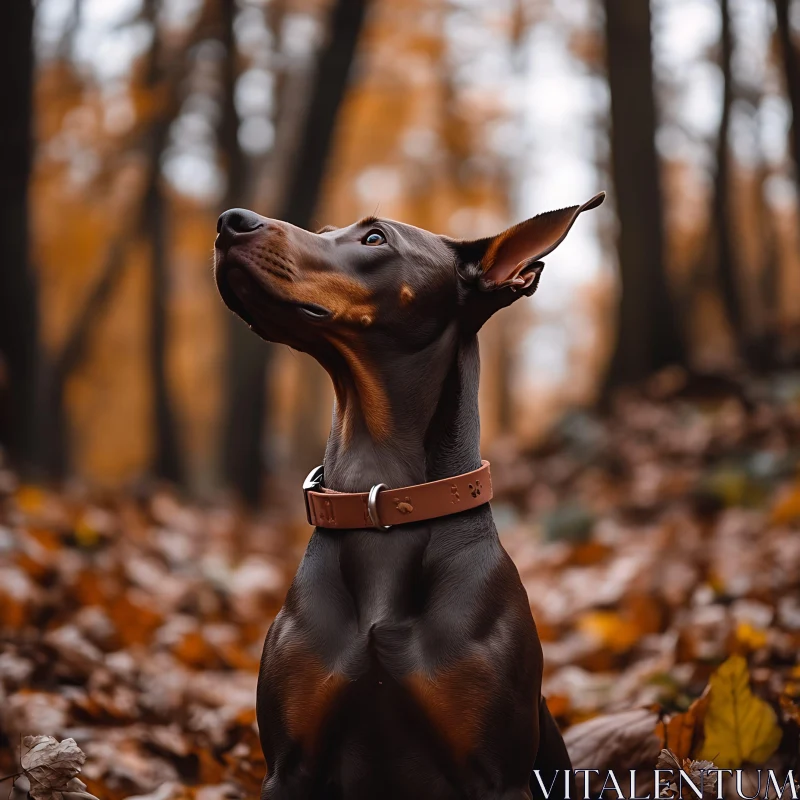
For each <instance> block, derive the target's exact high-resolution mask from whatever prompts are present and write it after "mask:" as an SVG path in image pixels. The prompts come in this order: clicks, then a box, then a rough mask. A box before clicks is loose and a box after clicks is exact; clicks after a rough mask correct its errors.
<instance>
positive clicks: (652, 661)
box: [0, 375, 800, 800]
mask: <svg viewBox="0 0 800 800" xmlns="http://www.w3.org/2000/svg"><path fill="white" fill-rule="evenodd" d="M488 456H489V457H490V458H491V459H492V463H493V475H494V483H495V487H496V500H495V503H494V508H495V517H496V519H497V521H498V526H499V528H500V530H501V538H502V540H503V543H504V545H505V546H506V548H507V549H508V551H509V553H510V554H511V555H512V557H513V558H514V560H515V562H516V564H517V566H518V568H519V570H520V574H521V576H522V580H523V582H524V585H525V587H526V589H527V591H528V594H529V597H530V600H531V607H532V609H533V612H534V617H535V619H536V622H537V626H538V629H539V633H540V637H541V639H542V642H543V647H544V652H545V663H546V673H545V682H544V685H545V693H546V695H547V697H548V703H549V705H550V707H551V710H552V711H553V713H554V714H555V715H556V717H557V719H558V721H559V723H560V724H561V726H562V727H563V728H565V729H567V734H566V736H567V741H568V745H569V748H570V752H571V754H572V756H573V760H574V762H575V766H576V767H584V768H587V767H591V768H599V769H610V768H613V769H630V768H634V767H642V768H647V769H653V768H654V767H655V765H656V760H657V759H658V758H659V752H660V751H661V749H662V748H665V747H666V748H668V749H669V750H670V751H671V753H672V755H670V756H667V758H668V759H669V758H673V757H674V758H675V759H678V760H679V763H683V760H684V759H686V765H687V769H688V768H689V766H690V764H691V763H695V764H697V763H699V762H697V761H694V762H693V761H692V760H693V759H701V758H707V759H711V760H714V759H717V761H718V762H724V763H725V765H728V764H735V765H736V766H744V767H751V766H757V765H764V766H771V767H773V768H776V769H783V770H786V769H789V768H794V769H795V770H797V769H798V766H799V764H798V758H799V756H798V732H799V731H800V656H799V654H800V474H798V470H797V467H798V464H799V463H800V378H798V377H797V376H791V375H789V376H787V375H783V376H780V377H779V378H774V379H770V380H768V381H767V380H763V381H758V382H757V381H754V380H749V381H748V382H747V383H746V384H744V385H742V384H739V385H733V384H731V385H727V386H725V387H723V389H722V390H720V388H719V387H718V386H716V387H711V388H709V387H706V388H705V389H704V390H703V391H702V392H700V393H699V394H698V393H697V392H692V391H690V390H689V389H686V388H680V387H677V388H676V387H674V386H666V388H665V387H664V386H659V385H658V384H655V385H654V386H653V387H651V390H650V391H649V392H647V393H644V392H642V393H637V394H631V395H628V396H625V397H619V398H617V400H616V402H615V405H614V407H613V410H612V411H611V412H610V413H609V414H607V415H605V416H602V417H601V416H593V415H589V414H586V413H577V412H576V413H572V414H570V415H568V416H567V417H566V418H565V419H564V420H563V421H562V422H561V423H560V424H559V426H558V427H557V428H556V430H555V431H554V432H553V433H552V434H551V435H550V436H549V437H548V439H547V440H546V441H545V442H543V443H542V444H540V445H539V446H538V447H537V448H536V449H535V450H532V451H530V452H524V451H520V450H519V449H518V448H517V447H515V446H514V445H513V444H509V443H508V442H506V443H502V442H500V443H496V444H495V446H494V447H493V448H492V451H491V452H490V453H488ZM308 533H309V530H308V528H307V526H306V525H305V522H304V521H303V520H301V519H300V518H299V516H298V515H297V513H296V509H295V510H294V511H293V510H290V509H283V508H276V509H272V510H271V511H270V513H269V515H263V516H260V517H258V518H251V517H247V516H245V515H242V514H240V513H238V512H237V511H235V510H233V509H232V508H230V507H223V506H211V507H209V506H199V505H193V504H190V503H188V502H185V501H183V500H181V499H179V498H178V497H177V496H176V495H175V494H174V493H173V492H171V491H169V490H164V489H159V490H151V491H147V492H141V491H136V492H134V491H131V492H117V493H113V494H107V493H100V492H88V491H86V490H82V489H78V488H75V487H68V488H66V489H65V490H63V491H61V492H54V491H49V490H45V489H42V488H40V487H35V486H30V485H20V484H19V483H18V482H17V480H16V479H15V476H14V475H13V474H12V473H11V472H10V471H7V470H6V471H4V472H0V770H2V774H12V773H16V772H17V771H18V770H19V758H20V755H21V753H20V750H22V752H23V753H24V751H25V748H20V747H19V745H20V742H21V737H23V736H28V735H46V736H54V737H56V738H57V739H59V740H60V739H64V738H67V737H71V738H73V739H74V740H75V741H76V742H77V743H78V745H79V746H80V748H81V749H82V750H83V751H84V752H85V754H86V761H85V763H84V764H83V767H82V772H81V781H83V782H84V783H85V784H86V785H87V787H88V791H90V792H92V793H93V794H95V795H97V796H98V797H101V798H103V800H106V798H107V799H108V800H122V798H127V797H132V796H142V795H147V796H148V797H149V798H151V800H172V798H183V797H187V798H188V797H191V798H198V800H219V799H221V798H227V797H230V798H236V797H241V796H245V795H253V794H254V793H257V792H259V790H260V782H261V779H262V777H263V772H264V765H263V760H262V757H261V752H260V748H259V745H258V738H257V730H256V725H255V710H254V704H255V684H256V676H257V668H258V660H259V656H260V650H261V645H262V642H263V638H264V635H265V633H266V630H267V628H268V626H269V623H270V622H271V620H272V618H273V617H274V615H275V614H276V613H277V610H278V609H279V607H280V604H281V601H282V598H283V596H284V594H285V592H286V589H287V587H288V584H289V581H290V580H291V576H292V574H293V573H294V569H295V568H296V565H297V562H298V560H299V558H300V556H301V555H302V550H303V546H304V543H305V540H306V539H307V536H308ZM721 665H722V668H721V669H720V667H721ZM712 676H713V678H712ZM709 681H711V684H712V685H711V688H710V689H709V688H708V687H709ZM720 686H721V687H723V688H717V687H720ZM723 696H724V697H725V698H727V699H724V697H723ZM731 704H734V705H735V707H732V706H731ZM748 715H749V716H748ZM731 719H749V720H751V721H753V724H752V725H749V726H747V729H746V730H744V729H741V730H740V729H738V728H737V724H738V723H731V722H730V720H731ZM754 731H756V732H755V733H754ZM711 750H713V751H714V752H713V753H712V752H710V751H711ZM664 757H665V756H663V755H662V756H661V758H662V759H663V758H664Z"/></svg>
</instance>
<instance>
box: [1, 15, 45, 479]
mask: <svg viewBox="0 0 800 800" xmlns="http://www.w3.org/2000/svg"><path fill="white" fill-rule="evenodd" d="M0 70H2V71H0V74H2V75H3V80H2V82H0V105H2V108H3V109H4V110H5V111H4V114H3V118H2V120H0V250H2V253H3V265H2V268H0V443H2V444H4V445H5V446H6V447H7V448H8V452H9V454H10V456H11V458H12V459H13V460H14V461H15V462H17V463H18V464H19V465H20V466H21V467H23V468H30V467H32V466H33V464H34V462H35V460H36V455H35V452H34V449H35V438H36V409H37V404H38V393H37V389H36V387H37V382H38V372H39V370H38V363H39V333H38V311H37V290H36V280H35V278H34V273H33V270H32V267H31V264H30V257H29V249H28V230H29V214H28V182H29V178H30V173H31V163H32V156H33V136H32V130H31V128H32V122H31V120H32V113H33V5H32V3H31V2H30V0H16V2H14V3H12V4H11V5H10V6H9V7H8V8H7V9H6V12H5V13H4V15H3V24H2V26H0Z"/></svg>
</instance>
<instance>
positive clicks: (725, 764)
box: [699, 656, 781, 769]
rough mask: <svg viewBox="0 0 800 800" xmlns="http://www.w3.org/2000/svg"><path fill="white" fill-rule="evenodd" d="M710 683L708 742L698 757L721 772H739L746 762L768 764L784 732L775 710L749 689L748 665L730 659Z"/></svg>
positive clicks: (737, 657)
mask: <svg viewBox="0 0 800 800" xmlns="http://www.w3.org/2000/svg"><path fill="white" fill-rule="evenodd" d="M709 684H710V686H711V696H710V700H709V704H708V711H707V713H706V719H705V726H704V728H705V742H704V743H703V747H702V749H701V751H700V755H699V758H701V759H707V760H708V761H713V762H714V763H715V764H716V765H717V766H718V767H720V768H722V769H736V768H738V767H740V766H741V765H742V764H743V763H744V762H745V761H749V762H751V763H754V764H761V763H763V762H764V761H766V760H767V759H768V758H769V757H770V756H771V755H772V754H773V753H774V752H775V751H776V750H777V749H778V745H779V744H780V742H781V729H780V727H779V726H778V720H777V717H776V715H775V712H774V711H773V710H772V707H771V706H770V705H769V704H768V703H765V702H764V701H763V700H761V699H760V698H758V697H756V696H755V695H754V694H753V692H752V691H751V690H750V673H749V672H748V669H747V662H746V661H745V660H744V658H742V657H741V656H731V657H730V658H729V659H728V660H727V661H726V662H725V663H724V664H722V665H721V666H720V667H719V669H717V671H716V672H715V673H714V674H713V675H712V676H711V680H710V681H709Z"/></svg>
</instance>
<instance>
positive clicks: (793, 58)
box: [775, 0, 800, 200]
mask: <svg viewBox="0 0 800 800" xmlns="http://www.w3.org/2000/svg"><path fill="white" fill-rule="evenodd" d="M790 5H791V0H775V16H776V19H777V27H778V40H779V41H780V48H781V57H782V60H783V75H784V79H785V81H786V94H787V96H788V98H789V104H790V105H791V108H792V127H791V133H790V135H791V150H792V157H793V159H794V178H795V182H796V183H797V191H798V199H799V200H800V53H798V49H797V44H796V43H795V42H794V40H793V38H792V24H791V19H790Z"/></svg>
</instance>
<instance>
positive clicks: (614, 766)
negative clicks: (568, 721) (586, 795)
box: [564, 708, 661, 793]
mask: <svg viewBox="0 0 800 800" xmlns="http://www.w3.org/2000/svg"><path fill="white" fill-rule="evenodd" d="M657 723H658V715H657V714H656V713H655V712H654V711H650V710H649V709H645V708H637V709H634V710H632V711H623V712H622V713H619V714H606V715H604V716H601V717H595V718H594V719H590V720H588V721H586V722H582V723H580V724H578V725H574V726H573V727H571V728H569V729H568V730H567V731H566V733H565V734H564V742H565V743H566V745H567V750H568V752H569V756H570V759H571V761H572V766H573V767H574V768H575V769H593V770H600V773H601V775H605V774H606V772H607V770H614V771H615V772H624V771H626V770H629V769H645V768H651V767H652V765H653V763H654V762H655V760H656V758H657V756H658V753H659V751H660V750H661V742H660V741H659V739H658V736H656V734H655V729H656V724H657ZM594 782H597V785H595V784H594ZM589 787H590V789H591V790H592V792H593V793H597V792H599V791H600V789H601V788H602V779H601V776H599V775H595V774H594V773H592V777H591V778H590V783H589Z"/></svg>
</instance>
